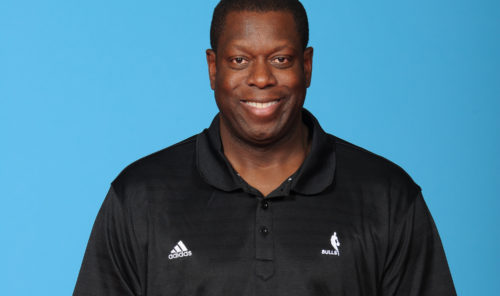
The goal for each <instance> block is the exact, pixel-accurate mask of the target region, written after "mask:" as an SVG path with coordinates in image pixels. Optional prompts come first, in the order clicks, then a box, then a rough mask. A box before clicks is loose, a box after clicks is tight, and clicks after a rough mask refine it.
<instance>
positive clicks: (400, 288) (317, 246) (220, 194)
mask: <svg viewBox="0 0 500 296" xmlns="http://www.w3.org/2000/svg"><path fill="white" fill-rule="evenodd" d="M303 120H304V122H305V123H306V124H307V126H308V127H309V130H310V134H312V140H311V141H312V146H311V151H310V153H309V154H308V156H307V157H306V159H305V161H304V163H303V164H302V166H301V167H300V168H299V169H298V170H297V172H295V173H294V174H292V175H291V176H290V177H289V178H287V179H286V180H283V183H282V184H281V185H280V186H279V187H278V188H276V190H274V191H273V192H271V193H270V194H269V195H268V196H266V197H264V196H262V195H261V194H260V193H259V192H258V191H257V190H256V189H255V188H252V187H251V186H250V185H248V184H247V183H246V182H245V181H244V180H243V179H242V178H241V177H239V175H238V173H237V172H236V171H235V170H234V169H233V168H232V167H231V165H230V164H229V162H228V160H227V159H226V158H225V156H224V154H223V151H222V146H221V141H220V135H219V121H218V117H217V116H216V118H215V119H214V121H213V122H212V125H211V126H210V128H209V129H207V130H204V131H203V132H202V133H200V134H199V135H196V136H193V137H191V138H189V139H187V140H185V141H183V142H180V143H178V144H176V145H173V146H171V147H169V148H166V149H164V150H161V151H159V152H157V153H154V154H152V155H150V156H147V157H145V158H143V159H141V160H138V161H137V162H135V163H133V164H131V165H130V166H129V167H127V168H126V169H125V170H124V171H123V172H122V173H121V174H120V175H119V176H118V177H117V178H116V179H115V180H114V181H113V183H112V185H111V188H110V190H109V193H108V195H107V196H106V198H105V200H104V203H103V205H102V207H101V209H100V211H99V213H98V216H97V218H96V221H95V224H94V227H93V229H92V233H91V236H90V240H89V243H88V246H87V250H86V252H85V256H84V259H83V263H82V267H81V270H80V274H79V277H78V280H77V283H76V287H75V290H74V294H73V295H77V296H80V295H108V296H110V295H143V296H145V295H155V296H156V295H158V296H159V295H163V296H169V295H172V296H173V295H208V296H209V295H218V296H220V295H228V296H231V295H241V296H246V295H287V296H294V295H297V296H299V295H300V296H306V295H314V296H319V295H350V296H351V295H352V296H355V295H378V296H417V295H418V296H430V295H439V296H448V295H456V292H455V289H454V287H453V282H452V279H451V275H450V272H449V268H448V264H447V262H446V257H445V254H444V251H443V248H442V244H441V241H440V238H439V235H438V232H437V229H436V227H435V224H434V222H433V220H432V217H431V214H430V213H429V211H428V209H427V206H426V205H425V202H424V200H423V198H422V195H421V191H420V188H419V186H417V185H416V184H415V183H414V182H413V181H412V179H411V178H410V177H409V176H408V175H407V174H406V173H405V172H404V171H403V170H402V169H401V168H400V167H398V166H397V165H395V164H393V163H391V162H390V161H388V160H386V159H384V158H382V157H380V156H377V155H375V154H373V153H370V152H368V151H366V150H364V149H361V148H359V147H357V146H354V145H352V144H350V143H348V142H345V141H343V140H341V139H339V138H336V137H334V136H332V135H329V134H327V133H325V132H324V131H323V130H322V129H321V127H320V125H319V124H318V122H317V121H316V119H315V118H314V117H313V116H312V115H311V114H310V113H309V112H308V111H306V110H304V112H303Z"/></svg>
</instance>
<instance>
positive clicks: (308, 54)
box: [304, 47, 313, 87]
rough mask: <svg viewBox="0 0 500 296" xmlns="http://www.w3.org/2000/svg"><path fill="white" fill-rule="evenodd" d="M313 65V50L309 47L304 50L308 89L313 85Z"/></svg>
mask: <svg viewBox="0 0 500 296" xmlns="http://www.w3.org/2000/svg"><path fill="white" fill-rule="evenodd" d="M312 63H313V48H312V47H308V48H306V50H304V77H305V80H306V87H309V86H310V85H311V76H312Z"/></svg>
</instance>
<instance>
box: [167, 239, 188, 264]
mask: <svg viewBox="0 0 500 296" xmlns="http://www.w3.org/2000/svg"><path fill="white" fill-rule="evenodd" d="M192 255H193V253H192V252H191V251H189V250H188V248H186V245H185V244H184V243H183V242H182V241H179V242H178V243H177V244H176V245H175V247H174V248H173V249H172V251H170V254H169V255H168V259H170V260H172V259H176V258H181V257H188V256H192Z"/></svg>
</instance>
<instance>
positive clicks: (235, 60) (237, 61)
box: [229, 57, 248, 65]
mask: <svg viewBox="0 0 500 296" xmlns="http://www.w3.org/2000/svg"><path fill="white" fill-rule="evenodd" d="M229 61H230V62H231V64H235V65H245V64H248V60H247V59H245V58H244V57H235V58H232V59H230V60H229Z"/></svg>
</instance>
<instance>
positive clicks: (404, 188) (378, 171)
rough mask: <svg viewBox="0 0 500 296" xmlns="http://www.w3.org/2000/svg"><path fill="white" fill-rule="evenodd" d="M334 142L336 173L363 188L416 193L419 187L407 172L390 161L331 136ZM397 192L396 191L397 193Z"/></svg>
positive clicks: (409, 194)
mask: <svg viewBox="0 0 500 296" xmlns="http://www.w3.org/2000/svg"><path fill="white" fill-rule="evenodd" d="M332 137H333V139H334V142H335V154H336V174H335V175H336V177H338V178H339V179H340V180H342V181H344V182H348V183H350V184H351V185H353V183H355V184H358V185H359V186H362V188H365V189H367V190H373V191H377V192H380V191H385V192H386V193H387V194H390V193H391V192H392V193H393V194H396V193H398V192H399V193H403V192H404V193H406V194H405V195H407V196H413V197H414V196H416V195H417V194H418V193H419V192H420V187H419V186H418V185H417V184H416V183H415V182H414V181H413V179H412V178H411V177H410V176H409V175H408V173H407V172H406V171H405V170H404V169H403V168H401V167H400V166H398V165H397V164H395V163H394V162H392V161H390V160H388V159H386V158H384V157H382V156H380V155H377V154H375V153H373V152H370V151H368V150H366V149H364V148H361V147H359V146H356V145H354V144H351V143H349V142H347V141H345V140H342V139H340V138H337V137H335V136H332ZM398 195H399V194H398Z"/></svg>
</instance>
